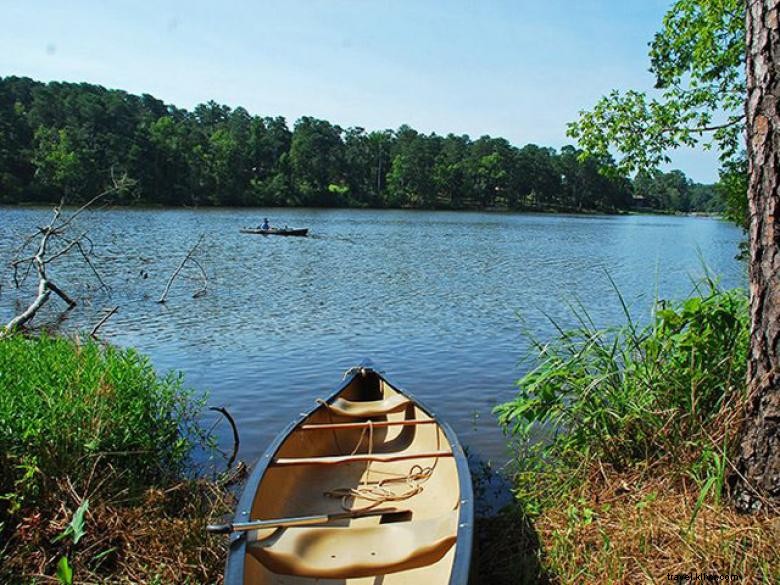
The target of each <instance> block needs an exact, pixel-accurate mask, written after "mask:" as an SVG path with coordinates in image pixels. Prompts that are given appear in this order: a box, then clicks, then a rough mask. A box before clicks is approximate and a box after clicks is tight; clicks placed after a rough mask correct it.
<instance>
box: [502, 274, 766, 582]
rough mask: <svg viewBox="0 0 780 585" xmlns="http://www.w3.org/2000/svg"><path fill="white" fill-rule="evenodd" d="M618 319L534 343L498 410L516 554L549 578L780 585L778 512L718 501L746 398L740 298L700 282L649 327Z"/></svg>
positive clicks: (745, 320)
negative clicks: (509, 474)
mask: <svg viewBox="0 0 780 585" xmlns="http://www.w3.org/2000/svg"><path fill="white" fill-rule="evenodd" d="M624 306H625V304H624ZM626 317H627V320H626V323H625V324H624V325H623V326H621V327H617V328H613V329H598V328H596V327H595V326H594V325H593V323H592V322H591V321H590V319H589V318H588V316H587V314H580V315H579V326H578V327H577V328H576V329H574V330H572V331H563V330H561V329H559V335H558V337H557V339H555V340H554V341H552V342H551V343H549V344H540V343H537V344H536V346H535V347H536V348H537V349H538V351H539V356H540V362H539V364H538V366H537V367H536V368H534V369H533V370H532V371H530V372H529V373H528V374H526V375H525V376H524V377H523V378H522V379H520V380H519V381H518V387H519V391H518V393H517V396H516V397H515V399H514V400H512V401H510V402H508V403H506V404H503V405H501V406H499V407H498V408H497V409H496V411H497V413H498V416H499V421H500V423H501V425H502V426H503V428H504V430H505V431H506V432H507V433H508V434H509V435H510V436H511V437H512V439H513V441H514V442H515V446H516V447H517V454H516V467H515V469H516V474H515V477H514V485H515V494H516V496H517V500H518V502H517V503H518V505H517V506H516V507H515V508H514V510H513V512H514V513H518V512H519V516H518V518H519V520H517V521H516V522H518V523H520V524H523V525H526V526H529V527H530V528H529V530H528V532H529V533H530V534H531V538H527V539H526V540H525V542H527V543H529V544H528V545H527V546H526V549H525V550H523V551H521V552H520V553H519V556H523V557H527V558H532V559H535V560H537V561H538V563H539V564H538V567H537V569H536V570H535V572H534V575H535V576H538V577H540V578H543V579H546V580H549V581H551V582H553V583H580V582H585V581H597V582H602V583H624V582H628V581H631V580H636V579H637V577H639V578H640V580H642V577H644V579H645V580H647V581H648V582H650V581H653V582H661V581H666V580H668V579H669V575H676V574H680V573H687V572H689V571H690V570H692V569H695V571H698V572H700V573H710V574H718V575H721V576H725V575H729V574H731V575H738V576H739V578H741V579H742V580H744V581H745V582H751V583H752V582H765V583H776V582H778V579H780V564H778V563H777V562H776V559H778V558H780V532H778V531H777V517H776V515H773V513H771V512H770V511H767V512H765V513H762V514H756V515H752V516H742V515H740V514H738V513H737V512H736V510H734V509H733V508H732V507H731V506H730V505H729V502H728V501H726V500H725V499H722V498H721V495H722V490H723V489H724V488H725V487H726V479H727V476H728V475H729V473H730V469H731V468H730V459H731V457H732V456H733V450H734V449H735V448H736V446H737V442H736V433H737V432H738V431H739V426H740V417H741V414H742V412H743V411H744V406H745V400H746V398H747V396H746V388H745V387H746V384H745V379H746V371H745V370H746V365H747V361H748V342H749V329H750V327H749V313H748V300H747V296H746V294H745V293H744V292H743V291H741V290H731V291H719V290H717V289H716V288H715V286H714V285H712V284H709V285H708V288H707V289H706V290H704V294H703V295H702V296H700V297H694V298H690V299H688V300H686V301H684V302H679V303H663V302H662V303H658V305H657V307H656V310H655V312H654V314H653V316H652V318H651V320H650V323H649V324H648V325H644V326H640V325H638V324H637V323H636V322H634V321H633V320H632V319H631V317H630V315H629V314H628V311H627V310H626ZM540 436H541V437H542V440H539V438H540ZM525 582H532V581H531V580H528V581H525Z"/></svg>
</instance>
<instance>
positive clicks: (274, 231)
mask: <svg viewBox="0 0 780 585" xmlns="http://www.w3.org/2000/svg"><path fill="white" fill-rule="evenodd" d="M239 231H240V232H241V233H242V234H257V235H260V236H305V235H307V234H308V233H309V228H271V229H267V230H264V229H260V228H241V229H240V230H239Z"/></svg>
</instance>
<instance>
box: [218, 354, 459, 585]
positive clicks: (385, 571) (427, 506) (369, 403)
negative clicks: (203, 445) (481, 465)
mask: <svg viewBox="0 0 780 585" xmlns="http://www.w3.org/2000/svg"><path fill="white" fill-rule="evenodd" d="M230 529H231V530H232V534H231V546H230V554H229V557H228V563H227V568H226V574H225V583H226V585H250V584H251V585H271V584H274V585H313V584H315V583H316V584H318V585H335V584H339V585H347V584H348V585H466V583H467V582H468V575H469V566H470V562H471V546H472V532H473V496H472V488H471V478H470V475H469V469H468V464H467V461H466V457H465V455H464V453H463V449H462V448H461V446H460V444H459V443H458V440H457V438H456V437H455V435H454V433H453V432H452V430H451V429H450V428H449V426H448V425H447V424H446V423H444V422H442V421H441V420H440V419H439V418H438V417H437V416H436V415H435V414H434V413H433V412H432V411H431V410H429V409H427V408H425V407H424V406H422V405H421V404H420V402H419V401H417V400H416V399H415V398H413V397H412V396H411V395H410V394H409V393H408V392H405V391H404V390H401V389H400V388H399V387H398V386H395V385H393V384H391V383H390V382H389V381H388V380H387V379H386V378H385V377H384V376H383V375H381V374H380V373H378V372H377V371H375V370H373V369H371V368H370V367H367V366H366V367H361V368H356V369H353V370H352V371H351V372H350V373H349V375H348V376H347V377H346V379H345V380H344V382H343V383H342V384H341V385H340V386H339V387H338V388H337V389H336V391H335V392H334V393H333V394H332V395H331V396H329V397H322V400H319V401H318V402H317V403H316V405H315V406H314V407H313V409H312V410H311V411H310V412H308V413H306V414H304V415H302V416H301V417H300V418H298V419H297V420H295V421H293V422H292V423H291V424H290V425H289V426H288V427H287V428H286V429H285V430H284V431H283V432H282V433H281V434H280V435H279V436H278V437H277V438H276V439H275V440H274V442H273V443H272V444H271V446H270V447H269V448H268V450H267V451H266V453H265V454H264V455H263V456H262V457H261V458H260V461H259V462H258V464H257V465H256V467H255V469H254V471H253V473H252V475H251V477H250V479H249V481H248V483H247V486H246V488H245V490H244V493H243V496H242V497H241V500H240V502H239V505H238V509H237V512H236V516H235V519H234V522H233V524H232V525H230Z"/></svg>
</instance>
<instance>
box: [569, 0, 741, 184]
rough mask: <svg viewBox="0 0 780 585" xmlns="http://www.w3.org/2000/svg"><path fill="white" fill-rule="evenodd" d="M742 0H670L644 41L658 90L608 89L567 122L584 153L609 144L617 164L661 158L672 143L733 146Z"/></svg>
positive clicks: (646, 165)
mask: <svg viewBox="0 0 780 585" xmlns="http://www.w3.org/2000/svg"><path fill="white" fill-rule="evenodd" d="M744 11H745V2H744V0H722V1H718V2H710V1H708V0H676V1H675V2H674V4H673V5H672V7H671V8H670V10H669V12H668V13H667V14H666V16H665V17H664V21H663V28H662V29H661V30H660V31H659V32H658V33H657V34H656V35H655V38H654V39H653V41H652V43H651V44H650V62H651V66H650V71H651V72H652V73H653V74H654V75H655V77H656V88H657V89H658V93H660V95H658V97H653V96H652V95H649V94H648V93H646V92H640V91H635V90H630V91H627V92H625V93H621V92H619V91H612V92H611V93H609V95H607V96H605V97H603V98H602V99H601V100H599V102H597V103H596V105H595V106H594V107H593V109H592V110H591V111H589V112H581V113H580V119H579V120H578V121H576V122H573V123H571V124H570V125H569V135H570V136H571V137H573V138H575V139H576V140H577V141H578V142H579V144H580V146H581V147H582V148H583V149H584V150H585V152H586V153H588V154H590V155H595V156H606V155H608V154H609V153H610V151H611V150H612V149H613V148H614V149H616V150H617V151H618V152H619V153H620V155H621V158H620V160H619V161H618V168H619V169H621V170H622V171H624V172H630V171H639V170H650V169H653V168H655V167H657V166H658V165H659V164H660V163H663V162H669V160H670V159H669V157H668V154H667V153H668V151H669V150H671V149H674V148H677V147H679V146H683V145H685V146H695V145H697V144H703V145H704V146H705V147H707V148H709V147H712V146H713V145H717V147H718V148H719V150H720V151H721V154H722V157H723V160H730V159H732V158H733V157H734V155H736V154H737V152H738V151H739V144H740V132H741V130H742V129H743V127H744V124H742V120H743V118H744V116H743V113H742V108H743V104H744V99H745V77H744V53H745V27H744Z"/></svg>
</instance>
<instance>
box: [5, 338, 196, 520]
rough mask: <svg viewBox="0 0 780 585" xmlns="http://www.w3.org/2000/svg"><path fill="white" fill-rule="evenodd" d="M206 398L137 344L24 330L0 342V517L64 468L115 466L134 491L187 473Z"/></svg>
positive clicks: (74, 476)
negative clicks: (159, 368)
mask: <svg viewBox="0 0 780 585" xmlns="http://www.w3.org/2000/svg"><path fill="white" fill-rule="evenodd" d="M201 406H202V400H200V399H195V398H194V397H193V395H192V394H191V392H189V391H187V390H185V389H184V388H183V386H182V380H181V377H180V376H179V375H176V374H169V375H167V376H165V377H158V376H157V374H156V373H155V371H154V369H153V368H152V367H151V365H150V364H149V361H148V360H147V359H146V358H145V357H143V356H142V355H140V354H138V353H137V352H135V351H133V350H123V349H117V348H115V347H111V346H103V345H101V344H100V343H98V342H96V341H93V340H88V341H82V340H78V339H68V338H64V337H49V336H41V337H24V336H21V335H16V336H13V337H10V338H6V339H3V340H1V341H0V465H1V466H2V469H3V473H2V474H0V522H3V521H6V520H7V519H8V518H9V516H11V515H13V514H14V513H15V512H17V511H18V510H19V509H20V508H21V507H22V506H25V507H29V506H35V505H37V504H38V503H39V502H40V500H41V499H43V498H45V496H46V494H47V493H49V492H50V491H51V489H52V483H53V482H54V481H56V480H58V479H61V478H63V477H65V476H67V477H68V478H69V481H70V482H71V483H72V484H73V485H75V486H79V485H82V484H84V483H87V482H89V481H90V479H96V477H100V478H101V479H105V475H106V470H107V469H110V470H111V471H112V472H113V473H111V474H110V475H111V479H110V482H111V483H112V484H113V485H104V486H103V487H104V488H105V489H111V490H112V491H114V492H117V491H120V490H124V492H125V497H126V498H132V497H134V496H136V495H138V494H140V493H141V492H142V491H143V490H144V489H145V488H147V487H148V486H151V485H165V484H166V483H167V482H170V481H175V480H177V479H180V478H181V477H182V475H183V474H184V473H185V472H186V470H187V466H188V464H189V460H190V459H189V458H190V453H191V451H192V448H193V447H194V445H195V443H196V442H198V441H199V440H201V439H203V438H204V437H203V435H202V432H201V431H200V429H199V427H198V424H197V416H198V413H199V412H200V408H201Z"/></svg>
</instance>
